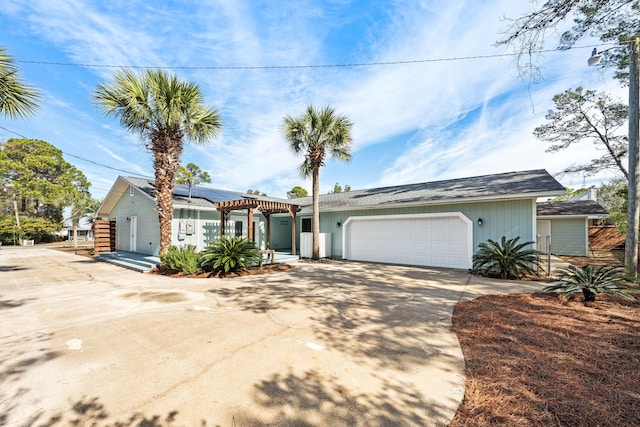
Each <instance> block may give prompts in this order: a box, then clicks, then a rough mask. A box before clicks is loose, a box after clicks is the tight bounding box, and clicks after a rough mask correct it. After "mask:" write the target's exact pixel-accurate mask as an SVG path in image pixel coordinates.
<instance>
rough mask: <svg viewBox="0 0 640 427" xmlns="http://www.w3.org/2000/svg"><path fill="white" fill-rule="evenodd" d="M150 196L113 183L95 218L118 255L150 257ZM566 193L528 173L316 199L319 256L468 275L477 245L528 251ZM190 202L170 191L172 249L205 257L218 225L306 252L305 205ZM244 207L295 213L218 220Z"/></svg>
mask: <svg viewBox="0 0 640 427" xmlns="http://www.w3.org/2000/svg"><path fill="white" fill-rule="evenodd" d="M154 190H155V187H154V182H153V180H148V179H141V178H131V177H118V179H117V180H116V182H115V183H114V185H113V187H112V188H111V190H110V191H109V193H108V194H107V196H106V198H105V200H104V202H103V204H102V206H101V207H100V209H99V210H98V216H99V217H101V218H104V219H110V220H112V221H114V222H115V234H116V236H115V242H116V244H115V249H116V250H124V251H132V252H140V253H143V254H156V255H157V253H158V248H159V223H158V216H157V212H156V211H155V210H154V209H155V200H154ZM564 192H565V188H564V187H563V186H562V185H561V184H560V183H559V182H558V181H556V180H555V179H554V178H553V177H552V176H551V175H550V174H549V173H548V172H547V171H545V170H530V171H522V172H509V173H501V174H493V175H485V176H477V177H471V178H461V179H450V180H442V181H433V182H425V183H419V184H407V185H398V186H392V187H381V188H373V189H365V190H354V191H349V192H343V193H334V194H324V195H320V232H321V233H322V234H323V237H322V243H323V246H324V248H323V249H324V254H325V255H326V256H332V257H338V258H343V259H349V260H361V261H374V262H388V263H398V264H408V265H423V266H435V267H449V268H463V269H466V268H470V267H471V258H472V255H473V253H474V252H475V251H476V250H477V248H478V244H479V243H481V242H484V241H486V240H487V239H494V240H499V239H500V238H501V237H502V236H506V237H507V238H513V237H518V236H519V237H520V238H521V241H535V240H536V236H537V234H538V233H537V211H536V209H537V208H536V201H537V199H538V198H542V197H553V196H556V195H561V194H564ZM187 194H188V191H187V188H186V187H185V186H180V185H176V188H175V190H174V199H173V202H174V220H173V234H172V242H173V244H175V245H186V244H194V245H195V246H196V247H197V248H198V249H203V248H204V247H206V245H207V244H208V243H209V242H211V241H213V240H214V239H215V238H217V237H218V236H219V235H220V232H221V225H224V228H225V234H234V235H238V236H244V237H249V234H248V233H251V237H253V238H254V239H255V241H256V242H257V243H258V245H259V246H260V247H261V248H266V247H270V248H272V249H277V250H290V249H291V247H292V241H293V242H295V246H296V248H297V249H299V250H301V254H302V255H303V256H304V255H305V246H306V245H308V244H310V232H311V216H312V206H311V205H312V200H311V197H305V198H300V199H293V200H286V199H275V198H265V197H260V196H257V197H256V196H253V195H251V196H248V195H243V194H241V193H238V192H233V191H225V190H217V189H211V188H204V187H195V188H193V190H192V198H191V199H189V198H188V197H187ZM246 200H256V201H258V202H260V203H262V206H267V204H266V203H267V202H272V203H276V204H282V205H283V206H286V205H287V204H292V203H293V204H295V205H297V206H296V208H297V207H298V206H299V212H298V211H297V210H294V212H297V215H295V213H294V214H290V213H277V211H276V213H271V212H270V213H269V214H268V215H264V214H262V213H261V212H259V211H256V212H255V214H254V215H252V219H251V227H249V225H250V224H249V223H248V221H249V215H248V213H247V211H245V210H230V211H226V210H224V209H225V207H226V206H236V207H238V206H244V204H243V203H244V202H243V201H246ZM221 211H222V212H221ZM282 212H284V211H282ZM221 213H223V214H224V215H225V217H226V219H225V221H224V222H221ZM267 219H268V223H269V224H268V225H269V226H267ZM294 221H295V223H293V222H294ZM249 230H251V231H249Z"/></svg>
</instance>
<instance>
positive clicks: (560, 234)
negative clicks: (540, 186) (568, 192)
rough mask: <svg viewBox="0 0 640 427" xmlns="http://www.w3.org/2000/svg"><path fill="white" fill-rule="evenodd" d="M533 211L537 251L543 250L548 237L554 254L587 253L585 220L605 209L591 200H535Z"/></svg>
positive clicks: (587, 235) (587, 226)
mask: <svg viewBox="0 0 640 427" xmlns="http://www.w3.org/2000/svg"><path fill="white" fill-rule="evenodd" d="M537 214H538V219H537V224H536V227H537V233H538V236H539V237H538V243H539V244H538V249H539V250H543V251H546V250H547V249H548V246H547V244H546V242H547V240H549V244H550V249H551V253H552V254H554V255H572V256H587V254H588V251H589V221H590V220H593V219H596V218H604V217H606V216H607V215H608V212H607V211H606V210H605V209H604V208H603V207H602V206H600V205H599V204H598V202H596V201H595V200H565V201H559V202H542V203H538V205H537ZM543 241H544V244H543Z"/></svg>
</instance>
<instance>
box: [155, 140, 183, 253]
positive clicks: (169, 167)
mask: <svg viewBox="0 0 640 427" xmlns="http://www.w3.org/2000/svg"><path fill="white" fill-rule="evenodd" d="M180 154H182V145H181V142H180V141H175V140H171V138H169V137H167V136H163V137H160V141H154V148H153V155H154V162H153V163H154V165H153V166H154V169H155V175H156V203H157V205H158V221H159V222H160V253H161V254H166V253H167V252H168V251H169V246H171V222H172V220H173V184H174V180H175V176H176V171H177V170H178V167H179V166H180Z"/></svg>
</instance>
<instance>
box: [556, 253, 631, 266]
mask: <svg viewBox="0 0 640 427" xmlns="http://www.w3.org/2000/svg"><path fill="white" fill-rule="evenodd" d="M558 258H560V259H561V260H563V261H566V262H568V263H570V264H573V265H575V266H576V267H582V266H584V265H587V264H590V265H593V266H596V267H600V266H602V265H611V266H622V265H624V251H617V250H590V251H589V256H565V255H558Z"/></svg>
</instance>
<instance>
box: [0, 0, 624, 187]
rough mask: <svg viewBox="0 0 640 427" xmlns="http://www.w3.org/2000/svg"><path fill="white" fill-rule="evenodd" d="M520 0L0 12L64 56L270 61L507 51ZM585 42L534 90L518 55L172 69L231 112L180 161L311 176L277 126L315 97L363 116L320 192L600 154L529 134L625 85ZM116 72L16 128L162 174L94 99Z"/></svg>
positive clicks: (217, 171) (107, 5)
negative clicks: (601, 66) (589, 60)
mask: <svg viewBox="0 0 640 427" xmlns="http://www.w3.org/2000/svg"><path fill="white" fill-rule="evenodd" d="M521 3H522V2H513V1H510V0H509V1H507V0H501V1H497V2H490V3H481V2H475V1H458V2H451V1H445V0H436V1H428V2H427V1H422V2H414V1H398V2H393V3H392V2H371V4H369V5H366V4H361V3H358V4H351V3H350V2H335V1H329V2H319V1H314V0H304V1H296V2H276V3H273V2H272V3H269V2H266V3H259V4H258V3H256V2H253V1H250V0H220V1H213V2H208V3H207V4H206V5H205V4H195V5H176V4H175V3H172V4H169V3H159V2H151V3H149V2H144V1H136V0H130V1H124V0H122V1H112V2H91V1H82V0H55V1H51V0H50V1H45V0H33V1H30V2H18V1H15V2H11V1H8V2H6V3H4V4H3V5H2V6H0V14H4V15H7V16H10V17H11V19H12V20H13V21H15V22H17V23H18V24H16V25H17V26H24V25H26V26H27V28H28V31H29V32H32V34H33V35H31V36H30V37H32V38H36V37H37V38H38V40H40V41H41V42H42V43H45V44H47V45H48V46H51V47H52V48H53V49H54V50H58V51H60V52H64V54H65V55H66V58H61V61H62V62H67V61H73V62H78V63H109V64H116V65H119V64H129V65H142V66H146V65H171V66H177V65H190V66H258V65H288V64H300V65H301V64H331V63H337V62H340V63H344V62H386V61H405V60H415V59H430V60H431V59H438V58H441V59H446V58H453V57H473V56H479V55H480V56H482V55H494V54H500V53H503V52H504V51H505V50H506V48H503V47H500V48H496V47H494V43H495V41H496V40H497V39H498V38H499V37H500V31H501V30H502V29H504V28H506V26H507V24H506V23H505V22H504V21H501V20H500V17H501V16H502V15H504V14H506V15H507V16H518V15H520V14H522V13H523V12H524V11H526V8H528V7H529V5H528V4H521ZM354 7H355V8H356V9H353V8H354ZM13 21H12V22H13ZM357 26H360V27H358V28H359V29H354V28H355V27H357ZM363 28H364V29H363ZM14 31H17V30H14ZM340 42H342V43H344V45H341V44H340ZM588 54H589V50H576V51H564V52H560V53H555V52H552V53H548V54H545V58H544V63H543V64H542V65H543V66H544V67H545V69H544V70H543V75H544V78H545V80H543V81H542V82H539V83H536V84H532V85H531V86H530V87H528V84H527V82H522V81H520V80H518V79H517V78H515V77H514V76H515V71H514V69H513V68H510V64H511V61H512V58H485V59H468V60H459V61H444V60H442V61H433V62H425V63H419V64H404V65H389V66H382V65H380V66H372V67H346V68H298V69H244V70H219V69H218V70H212V69H200V70H175V72H176V73H177V74H179V75H180V76H182V77H184V78H187V79H190V80H193V81H196V82H197V83H199V84H200V86H201V87H202V88H203V90H204V92H205V94H206V99H207V102H208V103H210V104H212V105H214V106H215V107H217V108H218V109H219V110H220V113H221V114H222V116H223V118H224V133H223V135H222V136H221V137H219V138H217V139H215V140H213V141H211V143H210V144H208V145H207V146H203V147H192V146H187V147H186V148H185V152H184V155H183V162H184V163H187V162H194V163H197V164H199V165H200V166H201V167H203V168H204V169H205V170H207V171H209V173H210V174H211V175H212V178H213V180H214V182H213V185H214V186H216V187H222V188H229V189H234V190H241V191H242V190H246V189H247V188H258V189H260V190H261V191H266V192H267V193H269V194H271V195H279V196H284V194H285V193H286V191H287V190H289V189H290V188H291V187H293V186H294V185H300V184H304V183H305V182H304V181H303V180H302V179H301V178H300V177H299V176H298V175H297V172H296V167H297V165H298V164H299V163H300V162H301V159H300V158H299V157H296V156H295V155H294V154H293V153H291V152H290V150H289V148H288V147H287V144H286V143H285V142H284V141H283V140H282V138H281V136H280V134H279V126H280V124H281V122H282V118H283V117H284V115H286V114H289V115H297V114H299V113H301V112H302V111H303V110H304V107H305V106H306V105H307V104H309V103H314V104H317V105H323V104H331V105H332V106H334V107H335V108H336V110H337V111H338V112H339V113H345V114H348V115H349V116H350V118H351V120H352V121H353V122H354V152H353V155H354V163H353V165H352V166H351V167H354V168H355V167H356V166H357V167H358V169H357V170H353V171H350V170H349V169H348V168H349V166H344V167H343V166H333V165H329V166H328V167H327V168H326V169H325V170H324V171H323V175H322V177H323V178H322V179H323V181H322V182H323V191H325V186H326V188H327V189H330V188H332V186H333V184H334V183H335V181H336V180H340V181H341V183H342V184H345V183H352V184H354V183H355V182H356V179H355V178H353V179H354V180H353V181H351V179H352V177H356V176H357V181H359V182H360V183H363V184H364V183H366V184H367V185H390V184H398V183H407V182H418V181H426V180H432V179H441V178H454V177H462V176H469V175H475V174H482V173H494V172H499V171H508V170H516V169H531V168H540V167H544V168H547V169H548V170H549V171H550V172H556V171H558V170H561V169H562V168H564V167H566V166H567V162H568V161H577V160H578V159H582V158H585V159H587V160H588V158H590V157H589V156H590V155H591V154H592V153H591V152H590V151H589V150H588V149H584V150H579V151H577V152H573V151H566V152H563V153H558V154H555V155H550V154H548V153H545V152H544V148H545V146H544V143H543V142H540V141H536V140H535V138H534V137H533V135H532V131H533V129H534V128H535V126H538V125H539V124H541V123H542V122H543V121H544V111H545V110H546V109H547V108H548V107H549V106H550V103H551V97H552V96H553V95H554V94H555V93H559V92H561V91H563V90H565V89H568V88H575V87H576V86H579V85H583V86H585V87H590V86H592V85H593V86H595V88H606V89H607V90H617V92H620V90H619V89H618V88H617V86H616V85H615V84H612V83H611V81H610V79H609V78H608V77H606V78H605V77H603V76H602V75H601V74H599V73H598V72H597V71H596V70H595V69H588V68H587V67H586V57H587V56H588ZM45 70H46V69H45ZM112 71H113V70H112V69H95V68H87V69H85V70H82V69H81V70H76V69H74V79H76V76H78V77H77V80H73V81H70V82H68V86H67V87H66V88H64V87H59V88H57V89H48V90H47V94H48V95H49V93H50V94H51V95H52V97H51V100H48V101H47V106H46V108H45V109H44V110H45V111H43V113H42V115H40V116H38V117H37V118H35V119H34V120H33V121H32V122H31V123H29V124H21V125H20V129H35V130H37V134H38V136H39V137H41V138H42V139H49V140H50V141H51V142H53V143H56V145H58V144H60V146H61V147H62V148H64V149H65V150H68V151H69V152H73V153H74V154H78V153H85V150H86V154H91V153H93V154H94V155H95V157H96V158H98V159H99V160H100V161H101V162H103V163H109V164H110V162H109V161H110V160H114V161H115V163H116V167H119V168H122V169H126V170H131V171H134V172H137V173H142V174H150V172H151V169H152V168H151V159H150V156H149V154H148V152H146V150H144V148H143V147H141V145H140V144H139V138H138V137H137V136H135V135H131V134H129V133H128V132H126V131H125V130H123V129H122V128H120V126H119V124H118V123H117V121H116V120H113V119H107V118H103V117H99V116H98V113H97V111H96V110H95V107H94V106H93V105H91V103H90V92H91V90H93V88H94V87H95V86H96V85H97V83H98V82H97V78H98V77H99V78H108V77H109V76H110V75H111V73H112ZM44 77H45V76H43V79H44ZM43 81H45V80H43ZM70 88H72V89H70ZM529 90H530V91H531V97H532V100H533V106H534V107H535V112H534V111H532V106H531V102H530V100H529V98H528V91H529ZM80 93H82V95H79V94H80ZM49 136H51V138H49ZM375 147H378V148H379V151H380V152H385V153H393V154H386V156H385V158H384V159H382V160H380V162H379V163H378V164H379V165H380V166H379V167H378V168H377V169H374V168H371V167H367V165H362V164H361V163H360V162H357V157H358V156H359V155H363V156H364V155H368V153H370V151H371V150H372V149H374V148H375ZM103 172H104V173H102V174H100V173H98V172H97V169H95V168H93V167H92V168H90V174H91V176H93V177H95V179H96V182H100V186H105V183H104V182H103V181H100V180H104V181H108V179H110V178H111V179H112V180H113V178H115V175H117V174H118V173H117V172H114V171H103ZM88 175H89V173H88ZM104 177H107V178H104ZM345 180H349V181H350V182H343V181H345ZM96 186H97V185H96ZM306 186H307V187H309V188H310V186H311V185H310V183H306ZM352 187H353V188H355V186H354V185H352Z"/></svg>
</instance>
